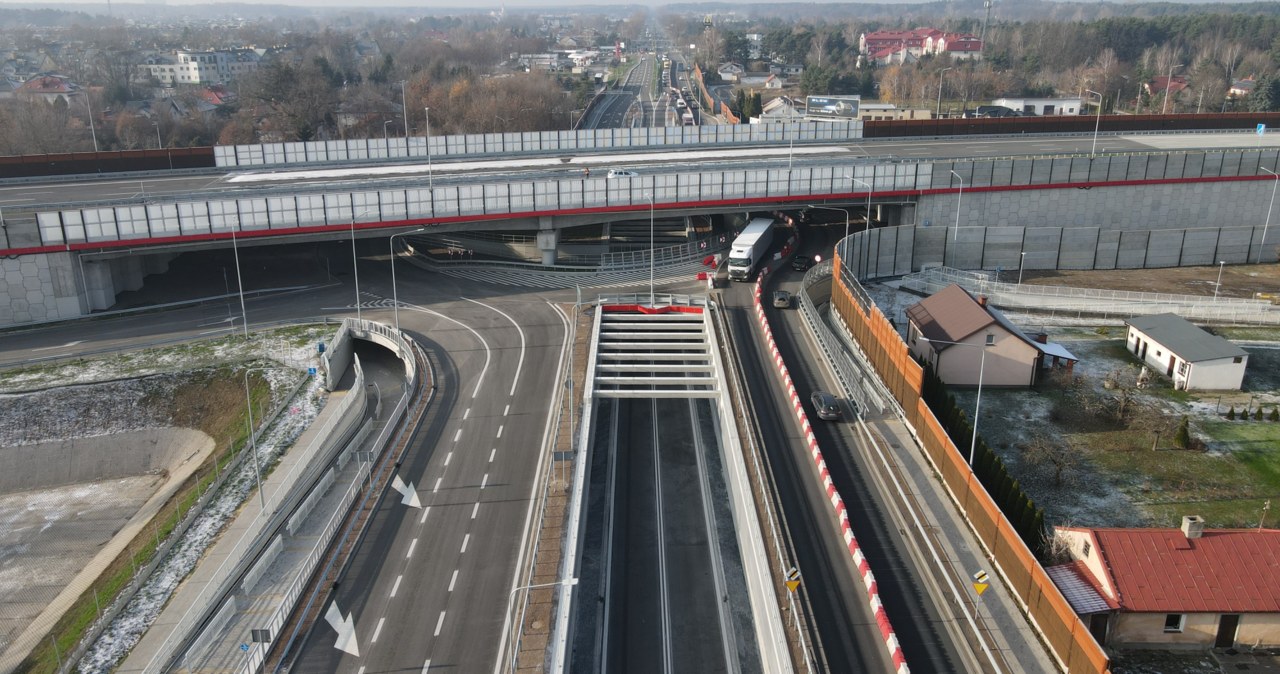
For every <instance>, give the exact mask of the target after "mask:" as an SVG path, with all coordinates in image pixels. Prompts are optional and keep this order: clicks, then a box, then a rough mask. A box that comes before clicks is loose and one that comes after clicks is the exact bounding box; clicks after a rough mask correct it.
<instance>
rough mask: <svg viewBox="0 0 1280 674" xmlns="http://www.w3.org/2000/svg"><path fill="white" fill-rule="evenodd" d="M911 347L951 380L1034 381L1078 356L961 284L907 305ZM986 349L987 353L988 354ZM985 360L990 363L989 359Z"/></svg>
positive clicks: (999, 383) (1008, 383)
mask: <svg viewBox="0 0 1280 674" xmlns="http://www.w3.org/2000/svg"><path fill="white" fill-rule="evenodd" d="M906 316H907V322H908V325H907V348H908V350H909V351H910V352H911V355H912V356H913V357H914V358H916V359H917V360H920V361H923V362H925V363H928V364H929V365H931V366H932V367H933V371H934V372H936V373H937V374H938V376H939V377H940V378H941V379H942V381H943V382H945V383H946V384H948V385H952V386H977V385H978V382H979V380H981V382H982V385H983V386H1005V387H1010V386H1031V385H1033V384H1035V383H1036V378H1037V376H1038V375H1039V374H1040V371H1041V370H1043V369H1045V368H1047V367H1059V366H1061V367H1064V368H1066V369H1067V370H1068V371H1069V370H1071V369H1072V368H1073V367H1074V365H1075V363H1076V361H1078V360H1079V359H1078V358H1076V357H1075V356H1073V355H1072V354H1071V352H1070V351H1067V350H1066V349H1065V348H1063V347H1062V345H1060V344H1050V343H1048V342H1049V336H1048V335H1047V334H1044V333H1040V334H1038V335H1037V336H1036V338H1034V339H1033V338H1031V337H1029V336H1027V334H1026V333H1024V332H1023V331H1022V330H1021V329H1019V328H1018V327H1017V326H1015V325H1014V324H1013V323H1011V322H1010V321H1009V319H1008V318H1006V317H1005V315H1004V314H1003V313H1001V312H1000V311H999V310H997V309H996V308H995V307H993V306H990V305H989V304H988V303H987V298H986V297H982V296H979V297H974V296H973V295H970V294H969V291H967V290H965V289H964V288H961V287H960V286H958V285H956V284H954V283H953V284H951V285H949V286H947V287H946V288H943V289H942V290H939V291H938V292H936V293H934V294H932V295H930V296H929V297H926V298H925V299H923V300H921V301H919V302H917V303H916V304H913V305H911V306H910V307H907V311H906ZM983 351H985V354H986V355H985V356H983V353H982V352H983ZM984 360H985V362H984Z"/></svg>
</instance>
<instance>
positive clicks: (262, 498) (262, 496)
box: [244, 367, 280, 511]
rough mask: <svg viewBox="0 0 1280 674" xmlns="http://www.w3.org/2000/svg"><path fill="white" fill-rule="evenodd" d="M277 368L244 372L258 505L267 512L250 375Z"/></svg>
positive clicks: (255, 368)
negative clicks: (255, 433)
mask: <svg viewBox="0 0 1280 674" xmlns="http://www.w3.org/2000/svg"><path fill="white" fill-rule="evenodd" d="M277 369H280V368H275V367H250V368H246V369H245V371H244V404H245V407H246V408H248V410H249V446H250V447H252V448H253V474H254V477H255V478H256V479H257V482H258V503H259V505H261V506H262V509H263V510H264V511H265V510H266V509H267V497H266V495H265V494H264V493H263V492H262V464H260V463H259V462H258V440H257V438H256V437H254V432H253V396H252V394H250V393H249V373H250V372H254V371H259V372H262V371H266V370H277Z"/></svg>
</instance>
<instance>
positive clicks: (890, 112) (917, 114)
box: [858, 102, 933, 122]
mask: <svg viewBox="0 0 1280 674" xmlns="http://www.w3.org/2000/svg"><path fill="white" fill-rule="evenodd" d="M858 119H861V120H862V121H864V122H866V121H874V120H882V119H933V111H932V110H929V109H928V108H899V107H898V106H896V105H894V104H893V103H866V102H864V103H863V104H862V105H861V106H860V107H859V108H858Z"/></svg>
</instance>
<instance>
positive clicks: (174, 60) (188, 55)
mask: <svg viewBox="0 0 1280 674" xmlns="http://www.w3.org/2000/svg"><path fill="white" fill-rule="evenodd" d="M259 60H260V56H259V54H258V52H257V51H256V50H253V49H235V50H230V51H188V50H178V51H174V52H172V53H170V54H160V55H156V56H152V57H151V58H149V59H147V60H146V62H145V63H144V64H143V67H144V68H146V70H147V71H148V73H149V74H150V75H151V76H152V77H154V78H156V79H157V80H159V81H160V83H161V84H164V85H165V86H174V85H179V84H218V83H226V82H231V81H234V80H235V79H236V78H237V77H243V76H244V75H248V74H249V73H251V72H254V71H256V70H257V69H258V62H259Z"/></svg>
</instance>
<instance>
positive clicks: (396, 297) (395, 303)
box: [388, 227, 427, 333]
mask: <svg viewBox="0 0 1280 674" xmlns="http://www.w3.org/2000/svg"><path fill="white" fill-rule="evenodd" d="M425 231H427V228H426V227H420V228H418V229H415V230H413V231H412V232H401V233H399V234H392V235H391V238H390V239H389V240H388V243H389V244H390V245H391V306H392V307H394V311H395V315H396V332H397V333H399V332H400V294H399V293H398V292H396V237H397V236H408V235H410V234H421V233H422V232H425Z"/></svg>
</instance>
